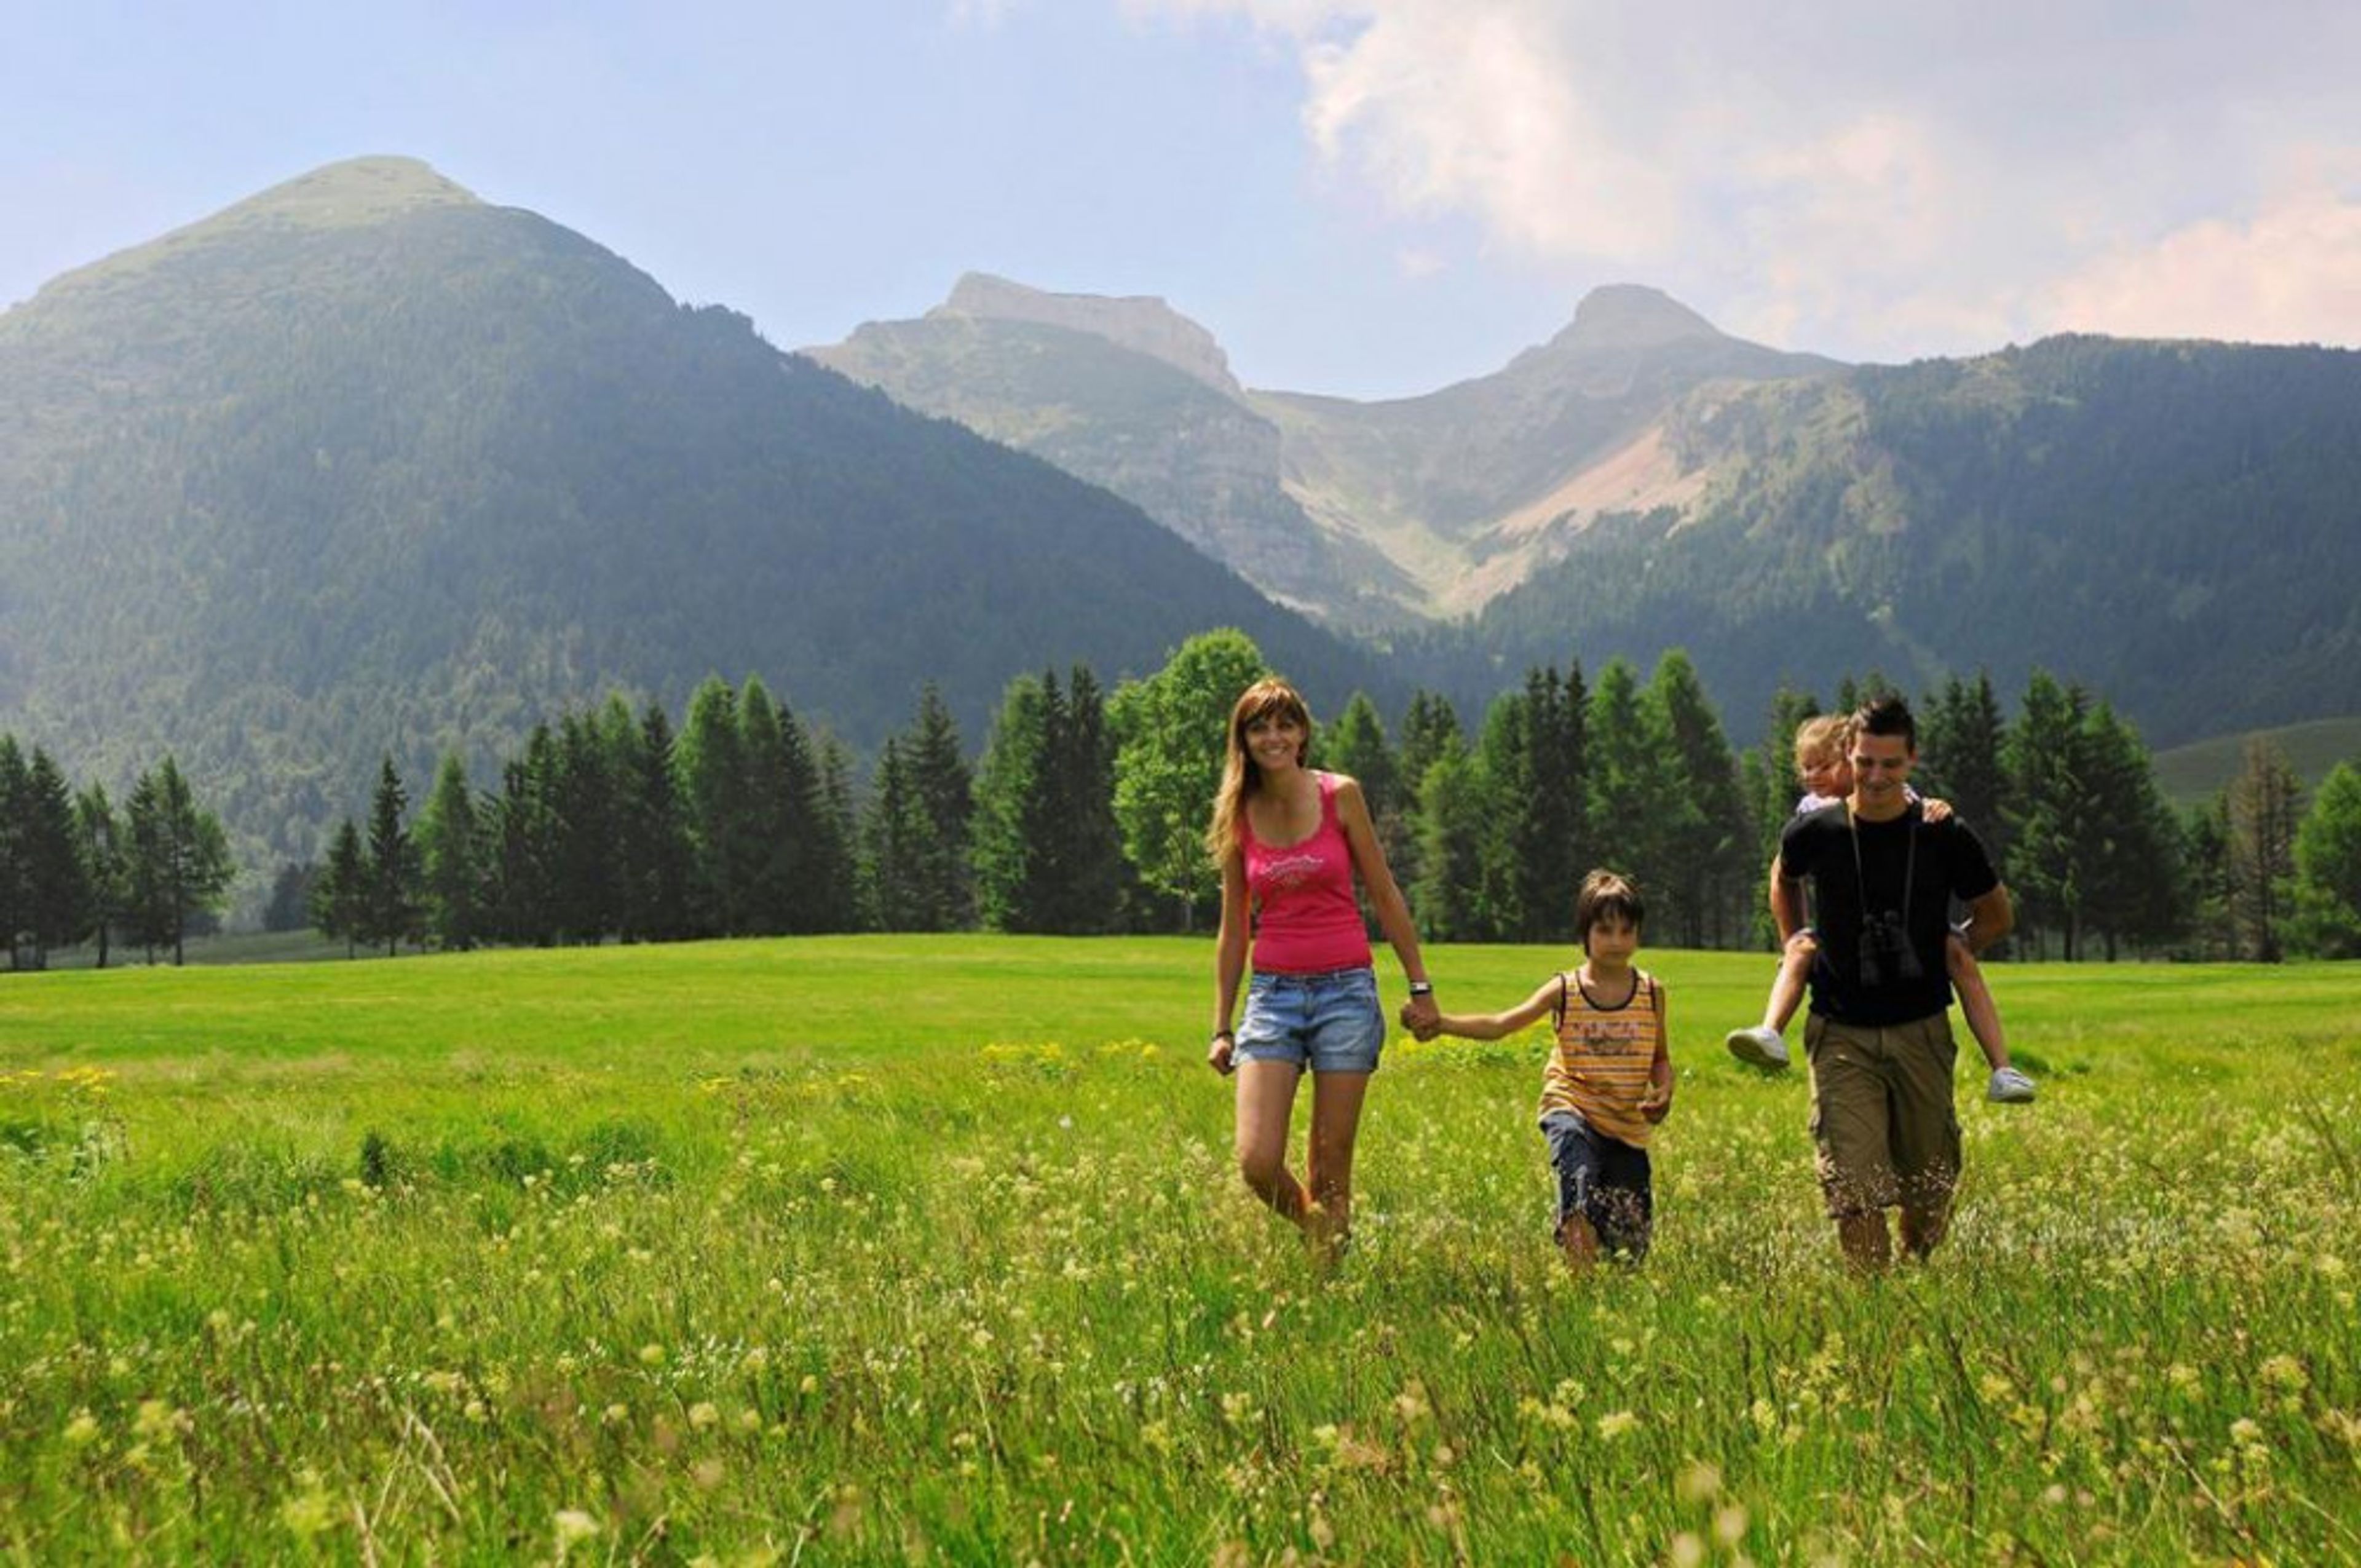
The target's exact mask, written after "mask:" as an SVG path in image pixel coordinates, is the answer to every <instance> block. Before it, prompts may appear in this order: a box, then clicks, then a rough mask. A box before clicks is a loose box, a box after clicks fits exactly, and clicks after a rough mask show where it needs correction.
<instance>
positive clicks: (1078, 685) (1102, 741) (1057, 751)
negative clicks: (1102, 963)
mask: <svg viewBox="0 0 2361 1568" xmlns="http://www.w3.org/2000/svg"><path fill="white" fill-rule="evenodd" d="M1049 695H1050V696H1051V698H1052V699H1053V700H1052V701H1051V702H1050V705H1049V714H1050V719H1051V724H1052V729H1051V734H1052V736H1053V737H1054V740H1055V742H1056V743H1055V745H1054V746H1053V747H1052V748H1051V751H1052V755H1053V756H1054V757H1055V758H1056V759H1057V762H1058V767H1057V774H1056V776H1057V778H1058V781H1059V783H1058V787H1057V788H1056V789H1054V790H1052V791H1051V792H1050V798H1051V800H1052V802H1053V803H1054V805H1053V809H1054V810H1055V811H1056V812H1057V817H1055V819H1054V827H1053V829H1052V830H1053V832H1054V837H1055V841H1056V842H1057V844H1058V845H1059V846H1060V851H1061V852H1060V854H1059V855H1058V856H1057V857H1056V858H1055V861H1054V863H1055V864H1056V865H1057V867H1058V874H1057V877H1056V878H1055V882H1054V886H1055V894H1056V895H1055V898H1054V900H1053V901H1052V904H1051V907H1050V914H1049V918H1050V926H1049V928H1050V929H1051V930H1053V931H1062V932H1066V933H1069V934H1071V935H1078V936H1087V935H1092V934H1095V933H1099V932H1104V931H1114V930H1119V929H1121V928H1122V926H1123V922H1124V909H1125V907H1126V903H1127V902H1128V901H1129V899H1130V895H1131V894H1133V893H1134V892H1135V891H1136V890H1137V883H1136V882H1134V880H1133V878H1132V874H1131V867H1130V865H1129V864H1128V863H1127V862H1126V861H1125V860H1124V858H1123V829H1122V828H1120V827H1119V826H1118V825H1117V824H1116V822H1115V736H1114V734H1113V732H1112V731H1111V730H1110V729H1108V725H1107V705H1106V695H1105V693H1104V692H1103V691H1102V690H1101V689H1100V687H1099V683H1098V677H1097V676H1095V675H1093V674H1091V667H1090V666H1089V665H1088V664H1082V663H1077V664H1074V665H1072V666H1071V667H1070V668H1069V669H1068V670H1067V672H1066V699H1065V702H1064V704H1063V706H1062V708H1061V707H1060V704H1059V703H1057V702H1056V701H1055V700H1054V699H1055V697H1056V696H1057V691H1056V683H1055V682H1052V683H1051V684H1050V692H1049Z"/></svg>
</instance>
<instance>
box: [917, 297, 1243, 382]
mask: <svg viewBox="0 0 2361 1568" xmlns="http://www.w3.org/2000/svg"><path fill="white" fill-rule="evenodd" d="M928 315H929V316H967V317H973V318H975V319H978V320H983V321H1007V322H1032V323H1037V324H1039V325H1042V326H1061V327H1064V328H1066V329H1067V330H1068V331H1070V332H1086V333H1089V334H1091V335H1093V337H1103V338H1105V339H1106V340H1107V341H1108V342H1110V343H1114V344H1119V345H1122V346H1123V347H1125V348H1128V349H1130V350H1132V351H1133V352H1134V353H1137V354H1145V355H1147V356H1149V357H1150V358H1153V359H1160V360H1162V361H1164V363H1165V364H1167V365H1170V366H1171V367H1174V368H1175V369H1178V370H1180V371H1184V372H1186V373H1187V374H1188V375H1191V376H1193V377H1195V378H1197V379H1198V380H1200V381H1202V382H1204V383H1205V384H1206V385H1207V386H1209V387H1212V388H1213V389H1215V390H1217V391H1220V392H1222V393H1224V394H1226V395H1227V396H1230V397H1234V398H1235V397H1237V396H1238V395H1239V393H1240V389H1239V386H1238V383H1237V381H1236V379H1235V378H1234V377H1232V376H1231V374H1230V360H1229V356H1227V355H1225V354H1224V353H1223V352H1222V345H1220V344H1219V343H1216V342H1215V341H1214V340H1213V334H1212V333H1210V332H1207V331H1206V330H1205V329H1204V328H1203V327H1202V326H1199V325H1198V324H1197V323H1195V322H1192V321H1191V320H1190V319H1189V318H1188V317H1187V316H1184V315H1182V314H1181V313H1180V312H1178V311H1176V310H1174V309H1173V308H1172V307H1171V306H1170V305H1168V304H1166V303H1165V302H1163V301H1162V300H1159V299H1156V298H1154V297H1153V296H1150V295H1144V294H1134V295H1128V296H1124V297H1110V296H1104V295H1098V294H1052V293H1049V292H1047V291H1043V290H1039V289H1028V288H1027V287H1026V286H1025V285H1024V284H1022V283H1012V282H1010V281H1009V280H1007V279H1005V278H994V277H993V276H991V275H990V274H989V273H983V272H971V273H969V274H967V275H966V276H965V277H963V278H961V280H959V283H958V284H957V286H955V287H954V288H953V289H952V290H951V295H950V299H948V300H946V301H944V302H942V303H941V304H939V305H937V306H936V307H935V308H934V309H933V310H931V311H929V312H928Z"/></svg>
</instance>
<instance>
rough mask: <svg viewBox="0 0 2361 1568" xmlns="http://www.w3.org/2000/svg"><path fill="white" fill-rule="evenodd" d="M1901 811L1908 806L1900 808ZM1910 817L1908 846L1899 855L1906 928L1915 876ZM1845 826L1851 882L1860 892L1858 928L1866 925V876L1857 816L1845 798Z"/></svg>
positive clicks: (1914, 839) (1915, 855) (1915, 851)
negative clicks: (1849, 848) (1862, 864)
mask: <svg viewBox="0 0 2361 1568" xmlns="http://www.w3.org/2000/svg"><path fill="white" fill-rule="evenodd" d="M1904 809H1905V811H1906V810H1908V807H1906V806H1905V808H1904ZM1909 821H1910V848H1909V849H1908V850H1905V852H1904V854H1903V857H1902V923H1903V927H1904V929H1905V931H1906V930H1907V929H1908V928H1909V924H1910V892H1911V889H1912V887H1913V886H1914V885H1915V884H1916V881H1917V878H1918V818H1917V817H1910V819H1909ZM1845 828H1846V830H1847V832H1848V833H1849V834H1850V837H1851V839H1852V885H1853V891H1854V892H1856V893H1858V894H1861V928H1862V929H1863V930H1867V929H1868V927H1869V876H1868V873H1867V872H1864V871H1863V870H1862V869H1861V819H1860V818H1859V817H1855V816H1854V815H1853V814H1852V802H1850V801H1849V800H1848V801H1846V802H1845Z"/></svg>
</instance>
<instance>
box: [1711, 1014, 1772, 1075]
mask: <svg viewBox="0 0 2361 1568" xmlns="http://www.w3.org/2000/svg"><path fill="white" fill-rule="evenodd" d="M1721 1043H1722V1044H1723V1045H1725V1046H1728V1047H1730V1055H1731V1056H1734V1057H1736V1058H1738V1059H1739V1060H1740V1061H1742V1062H1744V1063H1746V1064H1747V1065H1748V1066H1749V1067H1759V1068H1762V1069H1765V1070H1767V1071H1770V1072H1784V1071H1785V1070H1786V1069H1787V1042H1786V1041H1784V1040H1783V1039H1781V1038H1780V1037H1779V1031H1778V1030H1776V1029H1773V1028H1768V1027H1765V1026H1764V1025H1761V1024H1757V1025H1754V1026H1753V1027H1752V1028H1751V1029H1732V1030H1731V1031H1730V1033H1729V1035H1727V1036H1724V1038H1723V1040H1722V1042H1721Z"/></svg>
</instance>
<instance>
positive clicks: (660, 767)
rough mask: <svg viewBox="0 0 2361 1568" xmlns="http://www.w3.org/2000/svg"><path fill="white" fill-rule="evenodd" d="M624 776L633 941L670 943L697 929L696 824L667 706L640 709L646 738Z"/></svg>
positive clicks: (624, 926)
mask: <svg viewBox="0 0 2361 1568" xmlns="http://www.w3.org/2000/svg"><path fill="white" fill-rule="evenodd" d="M629 756H630V761H629V766H628V769H627V771H626V773H625V774H624V776H623V778H622V779H621V780H620V781H619V786H620V792H621V794H620V802H619V806H620V822H621V828H620V835H619V841H618V843H617V845H616V859H617V861H619V864H620V874H619V878H618V882H619V907H620V924H621V932H622V938H623V939H624V940H625V941H627V942H641V941H651V942H668V941H677V940H679V939H680V938H683V937H686V935H687V934H688V932H689V929H690V910H689V885H690V880H691V877H692V875H693V873H694V866H693V864H692V857H693V854H694V851H693V850H691V849H690V847H689V839H688V825H687V822H686V818H685V817H684V815H683V813H682V809H681V801H680V791H679V787H678V784H677V783H676V777H677V775H676V774H675V769H674V761H673V738H672V721H671V720H670V719H668V718H665V717H664V707H663V706H662V705H661V704H658V703H653V702H651V703H650V704H648V706H647V707H646V708H645V709H644V710H643V711H642V713H641V715H640V724H639V736H638V740H637V741H636V742H635V743H634V744H633V745H632V747H631V751H630V754H629Z"/></svg>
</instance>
